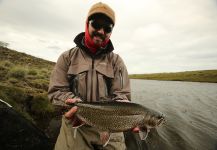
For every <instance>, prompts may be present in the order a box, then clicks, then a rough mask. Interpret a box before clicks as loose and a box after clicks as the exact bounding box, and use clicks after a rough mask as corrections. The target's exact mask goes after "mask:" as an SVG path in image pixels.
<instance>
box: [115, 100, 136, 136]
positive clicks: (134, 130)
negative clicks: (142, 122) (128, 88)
mask: <svg viewBox="0 0 217 150" xmlns="http://www.w3.org/2000/svg"><path fill="white" fill-rule="evenodd" d="M116 101H117V102H126V103H130V101H129V100H127V99H124V100H116ZM139 130H140V129H139V127H135V128H133V129H132V131H133V132H139Z"/></svg>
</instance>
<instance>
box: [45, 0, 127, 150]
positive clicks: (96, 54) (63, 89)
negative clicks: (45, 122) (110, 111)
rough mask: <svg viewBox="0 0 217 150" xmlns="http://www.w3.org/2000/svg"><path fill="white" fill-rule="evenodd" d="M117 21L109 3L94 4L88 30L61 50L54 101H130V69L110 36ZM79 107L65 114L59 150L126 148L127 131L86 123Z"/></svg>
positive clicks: (50, 93) (50, 94) (52, 93)
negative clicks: (115, 51) (101, 128)
mask: <svg viewBox="0 0 217 150" xmlns="http://www.w3.org/2000/svg"><path fill="white" fill-rule="evenodd" d="M115 21H116V20H115V12H114V11H113V9H112V8H111V7H109V6H108V5H107V4H105V3H102V2H98V3H96V4H94V5H93V6H92V7H91V8H90V10H89V12H88V15H87V19H86V21H85V32H82V33H80V34H78V35H77V36H76V37H75V39H74V42H75V44H76V47H74V48H72V49H70V50H68V51H66V52H64V53H62V54H61V56H60V57H59V58H58V61H57V63H56V65H55V68H54V70H53V72H52V75H51V79H50V85H49V90H48V97H49V99H50V100H51V102H52V103H53V104H54V105H59V106H63V107H64V106H66V105H67V104H70V103H75V102H77V101H85V102H96V101H100V100H103V101H107V100H110V101H122V100H123V101H125V102H126V101H130V82H129V79H128V73H127V69H126V66H125V64H124V62H123V60H122V59H121V57H120V56H119V55H118V54H115V53H114V52H113V50H114V47H113V44H112V42H111V40H110V36H111V34H112V30H113V28H114V26H115ZM78 109H79V108H78V107H77V106H75V107H72V108H71V109H69V110H68V111H67V112H66V113H65V114H64V115H63V118H62V125H61V129H60V133H59V136H58V139H57V142H56V144H55V150H72V149H73V150H90V149H97V147H100V146H104V148H103V149H108V150H110V149H112V150H113V149H115V150H124V149H126V146H125V142H124V135H123V132H117V133H111V134H110V135H109V136H108V133H106V132H102V131H99V130H98V129H96V128H94V127H92V126H90V125H87V124H84V123H83V122H82V121H81V120H79V119H78V118H76V117H75V115H74V113H76V111H77V110H78ZM98 149H99V148H98Z"/></svg>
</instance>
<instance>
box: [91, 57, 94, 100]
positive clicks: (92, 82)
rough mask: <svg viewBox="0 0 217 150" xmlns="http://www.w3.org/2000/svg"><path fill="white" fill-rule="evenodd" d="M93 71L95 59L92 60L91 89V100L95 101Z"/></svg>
mask: <svg viewBox="0 0 217 150" xmlns="http://www.w3.org/2000/svg"><path fill="white" fill-rule="evenodd" d="M93 69H94V58H92V71H91V89H90V100H91V101H93Z"/></svg>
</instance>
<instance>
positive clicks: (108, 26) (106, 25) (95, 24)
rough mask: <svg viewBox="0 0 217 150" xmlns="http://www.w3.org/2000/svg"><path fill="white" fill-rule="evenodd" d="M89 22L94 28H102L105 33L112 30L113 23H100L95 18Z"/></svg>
mask: <svg viewBox="0 0 217 150" xmlns="http://www.w3.org/2000/svg"><path fill="white" fill-rule="evenodd" d="M89 24H90V25H91V26H92V27H93V28H94V29H95V30H100V29H102V28H103V30H104V31H105V32H106V33H110V32H112V29H113V25H112V24H111V23H100V22H97V21H96V20H90V21H89Z"/></svg>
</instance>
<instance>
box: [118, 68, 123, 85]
mask: <svg viewBox="0 0 217 150" xmlns="http://www.w3.org/2000/svg"><path fill="white" fill-rule="evenodd" d="M119 77H120V87H121V89H123V86H124V85H123V84H124V83H123V82H124V81H123V73H122V68H119Z"/></svg>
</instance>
